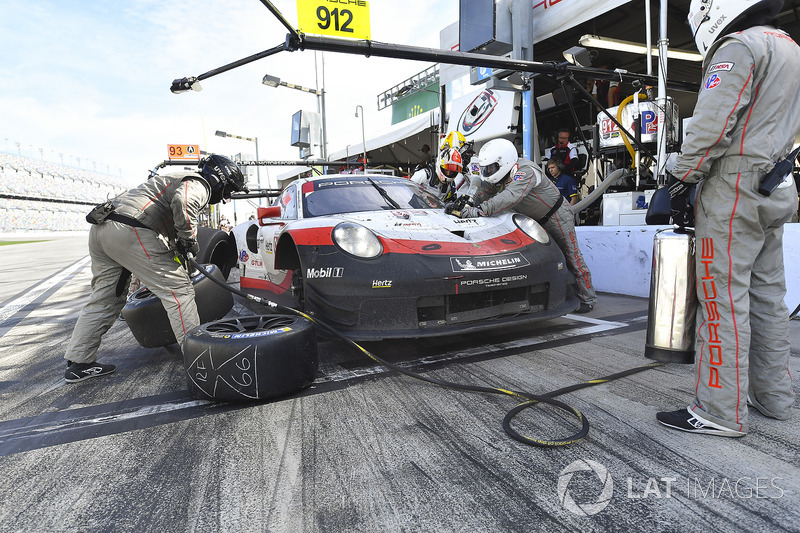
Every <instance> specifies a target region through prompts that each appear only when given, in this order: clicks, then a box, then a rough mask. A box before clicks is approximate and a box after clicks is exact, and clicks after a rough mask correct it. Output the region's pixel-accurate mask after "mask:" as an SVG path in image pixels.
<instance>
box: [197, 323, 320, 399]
mask: <svg viewBox="0 0 800 533" xmlns="http://www.w3.org/2000/svg"><path fill="white" fill-rule="evenodd" d="M183 364H184V367H185V368H186V384H187V387H188V388H189V392H190V393H191V394H192V396H194V397H195V398H200V399H203V400H209V399H213V400H219V401H225V402H246V401H252V400H265V399H268V398H276V397H279V396H285V395H287V394H291V393H293V392H296V391H299V390H301V389H304V388H305V387H308V386H309V385H311V383H312V382H313V381H314V380H315V379H316V377H317V370H318V369H319V360H318V358H317V340H316V335H315V326H314V323H313V322H311V321H310V320H308V319H305V318H302V317H299V316H292V315H254V316H245V317H239V318H228V319H224V320H218V321H216V322H211V323H208V324H202V325H201V326H199V327H197V328H195V329H193V330H192V331H190V332H189V333H188V335H187V336H186V341H184V345H183Z"/></svg>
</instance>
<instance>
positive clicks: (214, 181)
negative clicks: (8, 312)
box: [64, 155, 247, 383]
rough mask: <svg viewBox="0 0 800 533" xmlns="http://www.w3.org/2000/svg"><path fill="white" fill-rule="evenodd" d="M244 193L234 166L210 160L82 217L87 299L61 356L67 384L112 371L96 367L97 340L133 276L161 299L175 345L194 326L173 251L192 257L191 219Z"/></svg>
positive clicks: (189, 290)
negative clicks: (86, 230) (86, 243)
mask: <svg viewBox="0 0 800 533" xmlns="http://www.w3.org/2000/svg"><path fill="white" fill-rule="evenodd" d="M234 191H247V187H246V186H245V179H244V176H243V175H242V172H241V170H239V167H238V166H236V164H235V163H234V162H233V161H231V160H230V159H228V158H226V157H222V156H219V155H211V156H209V157H207V158H204V159H203V160H201V161H200V163H199V168H198V170H197V171H196V172H186V171H184V172H179V173H169V174H164V175H161V174H156V175H155V176H153V177H151V178H150V179H148V180H147V181H146V182H144V183H142V184H141V185H139V186H138V187H136V188H134V189H131V190H129V191H127V192H125V193H122V194H120V195H119V196H117V197H116V198H114V199H112V200H110V201H109V202H106V203H105V204H102V205H100V206H98V207H96V208H95V209H94V210H93V211H92V212H91V213H90V214H89V215H88V216H87V217H86V218H87V220H88V221H89V222H91V223H92V224H93V225H92V227H91V228H90V230H89V255H90V256H91V258H92V294H91V296H90V297H89V303H87V304H86V307H84V308H83V311H82V312H81V315H80V317H79V318H78V321H77V323H76V324H75V329H74V331H73V332H72V338H71V340H70V342H69V345H68V347H67V352H66V354H65V355H64V358H65V359H66V360H67V370H66V372H65V374H64V378H65V379H66V381H67V382H69V383H74V382H77V381H83V380H85V379H89V378H92V377H96V376H102V375H104V374H109V373H111V372H113V371H114V368H115V367H114V365H110V364H103V363H98V362H97V350H98V348H99V347H100V339H101V337H102V336H103V334H105V332H106V331H108V329H109V328H110V327H111V326H112V325H113V324H114V321H115V320H116V318H117V317H118V316H119V313H120V311H121V310H122V308H123V307H124V305H125V301H126V297H127V294H128V285H129V283H130V276H131V274H133V275H135V276H136V277H138V278H139V280H140V281H141V282H142V284H144V285H145V286H146V287H147V288H148V289H149V290H150V291H151V292H152V293H153V294H154V295H156V296H157V297H158V298H160V299H161V302H162V303H163V305H164V309H166V311H167V316H168V317H169V321H170V325H171V326H172V331H173V332H174V333H175V338H176V339H177V341H178V345H179V346H182V343H183V339H184V337H185V336H186V333H187V332H188V331H189V330H191V329H192V328H195V327H197V326H199V325H200V319H199V318H198V314H197V306H196V304H195V301H194V287H193V286H192V282H191V279H190V278H189V275H188V274H187V272H186V268H185V267H184V266H182V265H181V263H180V262H179V261H177V260H176V250H177V252H178V253H179V254H181V255H183V256H184V257H185V256H186V254H187V253H189V252H191V253H192V254H197V252H198V250H199V246H198V244H197V218H198V214H199V213H200V211H201V210H202V209H203V208H204V207H205V206H206V205H209V204H216V203H219V202H220V201H222V200H223V199H229V198H230V197H231V194H232V193H233V192H234Z"/></svg>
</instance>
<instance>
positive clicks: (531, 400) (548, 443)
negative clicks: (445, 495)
mask: <svg viewBox="0 0 800 533" xmlns="http://www.w3.org/2000/svg"><path fill="white" fill-rule="evenodd" d="M187 260H188V262H189V264H191V265H192V266H193V267H194V268H196V269H197V270H198V271H200V272H201V273H202V274H203V275H204V276H206V277H207V278H208V279H210V280H211V281H213V282H214V283H216V284H217V285H219V286H220V287H223V288H225V289H227V290H229V291H230V292H232V293H234V294H237V295H239V296H241V297H243V298H246V299H248V300H252V301H254V302H257V303H259V304H261V305H265V306H267V307H270V308H272V309H275V310H276V311H279V312H282V313H286V314H292V315H297V316H300V317H303V318H305V319H307V320H310V321H311V322H313V323H314V324H316V325H317V326H320V327H321V328H322V329H324V330H325V331H327V332H329V333H331V334H333V335H334V336H336V337H338V338H340V339H342V340H343V341H344V342H346V343H347V344H349V345H350V346H353V347H354V348H355V349H357V350H358V351H360V352H361V353H363V354H364V355H366V356H367V357H369V358H370V359H372V360H373V361H375V362H376V363H378V364H381V365H383V366H385V367H386V368H389V369H391V370H394V371H396V372H399V373H400V374H403V375H405V376H409V377H412V378H414V379H418V380H421V381H425V382H427V383H431V384H434V385H439V386H441V387H446V388H449V389H455V390H460V391H465V392H480V393H485V394H502V395H505V396H511V397H513V398H516V399H518V400H522V403H520V404H519V405H517V406H516V407H514V408H513V409H512V410H511V411H509V412H508V413H507V414H506V416H505V418H504V419H503V429H504V430H505V432H506V433H507V434H508V435H509V436H510V437H511V438H513V439H515V440H518V441H520V442H523V443H525V444H530V445H532V446H539V447H544V448H552V447H556V446H564V445H567V444H573V443H575V442H577V441H579V440H581V439H582V438H584V437H585V436H586V435H587V434H588V433H589V421H588V420H587V419H586V418H585V417H584V416H583V415H582V414H581V413H580V411H578V410H577V409H575V408H574V407H571V406H569V405H567V404H566V403H564V402H561V401H559V400H556V399H554V398H555V397H556V396H560V395H561V394H566V393H567V392H572V391H575V390H578V389H583V388H586V387H591V386H593V385H599V384H600V383H607V382H609V381H612V380H615V379H619V378H621V377H625V376H630V375H632V374H636V373H638V372H642V371H644V370H647V369H650V368H655V367H657V366H661V365H662V364H663V363H651V364H648V365H645V366H640V367H637V368H632V369H630V370H625V371H623V372H619V373H617V374H612V375H611V376H607V377H605V378H601V379H595V380H591V381H587V382H585V383H579V384H576V385H571V386H569V387H565V388H563V389H559V390H557V391H553V392H551V393H548V394H544V395H540V394H531V393H529V392H521V391H513V390H507V389H500V388H495V387H481V386H477V385H464V384H462V383H454V382H452V381H445V380H441V379H437V378H431V377H428V376H424V375H422V374H417V373H415V372H411V371H410V370H407V369H405V368H403V367H401V366H398V365H395V364H393V363H390V362H388V361H386V360H384V359H381V358H380V357H378V356H377V355H375V354H373V353H372V352H370V351H369V350H367V349H366V348H364V347H363V346H361V345H360V344H358V343H356V342H355V341H353V340H352V339H350V338H348V337H346V336H344V335H342V334H341V333H339V332H338V331H337V330H336V329H334V328H333V327H331V326H329V325H328V324H326V323H325V322H322V321H321V320H319V319H317V318H314V317H312V316H310V315H307V314H306V313H303V312H302V311H298V310H297V309H293V308H291V307H286V306H283V305H280V304H278V303H275V302H273V301H271V300H266V299H264V298H260V297H258V296H255V295H252V294H247V293H246V292H244V291H242V290H240V289H237V288H236V287H232V286H230V285H228V284H227V283H225V282H223V281H221V280H218V279H216V278H215V277H214V276H212V275H210V274H209V273H208V272H206V270H205V268H204V267H203V265H201V264H199V263H198V262H197V261H195V259H194V257H192V256H191V255H189V256H188V257H187ZM537 403H544V404H548V405H552V406H553V407H557V408H558V409H561V410H564V411H566V412H568V413H570V414H572V415H573V416H574V417H575V418H577V419H578V421H579V422H580V423H581V429H579V430H578V431H577V432H575V433H574V434H573V435H570V436H569V437H566V438H563V439H556V440H545V439H537V438H533V437H527V436H524V435H521V434H519V433H518V432H517V431H516V430H514V429H513V428H512V427H511V420H513V418H514V417H515V416H517V415H518V414H519V413H520V412H522V411H523V410H525V409H527V408H529V407H532V406H534V405H536V404H537Z"/></svg>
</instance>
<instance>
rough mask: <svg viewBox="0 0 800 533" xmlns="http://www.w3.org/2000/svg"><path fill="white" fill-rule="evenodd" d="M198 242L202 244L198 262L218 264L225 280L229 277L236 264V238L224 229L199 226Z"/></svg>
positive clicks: (198, 253)
mask: <svg viewBox="0 0 800 533" xmlns="http://www.w3.org/2000/svg"><path fill="white" fill-rule="evenodd" d="M197 244H199V245H200V251H199V252H197V257H196V259H197V262H198V263H201V264H212V265H217V266H218V267H219V269H220V270H221V271H222V276H223V280H226V279H228V274H230V273H231V268H233V267H234V266H236V259H237V253H236V238H235V237H234V236H233V235H232V234H230V235H229V234H228V233H225V232H224V231H222V230H218V229H214V228H208V227H205V226H198V228H197Z"/></svg>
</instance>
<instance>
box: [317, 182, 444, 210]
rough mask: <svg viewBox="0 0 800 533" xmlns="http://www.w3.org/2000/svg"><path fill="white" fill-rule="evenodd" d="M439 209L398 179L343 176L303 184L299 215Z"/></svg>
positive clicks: (431, 197)
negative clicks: (301, 212) (368, 178)
mask: <svg viewBox="0 0 800 533" xmlns="http://www.w3.org/2000/svg"><path fill="white" fill-rule="evenodd" d="M384 193H385V194H384ZM393 203H394V204H395V205H393ZM441 207H443V205H442V203H441V201H439V199H438V198H436V196H434V195H433V194H431V193H429V192H428V191H425V190H423V189H421V188H419V187H418V186H417V184H415V183H413V182H411V181H409V180H406V179H402V178H386V177H378V176H372V177H371V181H368V180H366V179H364V178H362V177H360V176H359V177H355V176H343V177H340V178H326V179H319V180H314V181H312V182H307V183H304V184H303V213H304V216H305V217H306V218H309V217H320V216H325V215H337V214H340V213H357V212H360V211H380V210H383V209H389V210H391V209H398V208H400V209H437V208H441Z"/></svg>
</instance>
